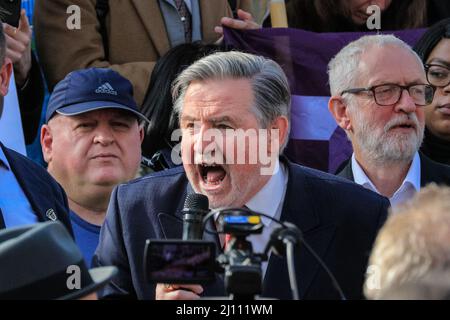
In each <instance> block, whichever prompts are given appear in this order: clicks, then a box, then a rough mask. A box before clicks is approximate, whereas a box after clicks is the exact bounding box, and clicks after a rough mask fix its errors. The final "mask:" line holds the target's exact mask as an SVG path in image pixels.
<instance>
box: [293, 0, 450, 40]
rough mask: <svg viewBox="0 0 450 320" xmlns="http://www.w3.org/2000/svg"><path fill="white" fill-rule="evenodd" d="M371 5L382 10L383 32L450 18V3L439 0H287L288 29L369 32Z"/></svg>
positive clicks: (429, 23) (411, 27)
mask: <svg viewBox="0 0 450 320" xmlns="http://www.w3.org/2000/svg"><path fill="white" fill-rule="evenodd" d="M370 5H377V6H378V7H379V8H380V9H381V29H382V30H386V31H387V30H401V29H414V28H421V27H426V26H429V25H431V24H433V23H435V22H437V21H439V20H441V19H443V18H447V17H450V2H449V1H441V0H290V1H289V2H288V3H287V5H286V6H287V10H286V11H287V16H288V23H289V27H291V28H299V29H304V30H309V31H314V32H348V31H368V29H367V26H366V21H367V18H369V16H370V14H367V12H366V10H367V8H368V7H369V6H370Z"/></svg>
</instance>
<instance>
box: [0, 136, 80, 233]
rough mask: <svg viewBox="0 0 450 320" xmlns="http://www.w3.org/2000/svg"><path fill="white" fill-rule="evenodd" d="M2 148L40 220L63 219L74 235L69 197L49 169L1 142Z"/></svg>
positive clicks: (2, 224)
mask: <svg viewBox="0 0 450 320" xmlns="http://www.w3.org/2000/svg"><path fill="white" fill-rule="evenodd" d="M0 148H2V149H3V152H4V153H5V155H6V158H7V159H8V162H9V165H10V167H11V170H12V172H13V173H14V175H15V176H16V179H17V181H18V182H19V185H20V186H21V187H22V190H23V192H24V193H25V195H26V196H27V198H28V201H29V202H30V205H31V208H32V209H33V210H34V212H35V213H36V215H37V217H38V220H39V221H41V222H43V221H48V220H51V218H54V215H53V214H51V211H49V210H51V209H53V213H54V214H55V215H56V218H57V219H58V220H59V221H61V222H62V223H63V224H64V225H65V227H66V228H67V230H69V232H70V234H72V235H73V232H72V226H71V224H70V219H69V206H68V204H67V197H66V194H65V192H64V190H63V189H62V188H61V186H60V185H59V184H58V183H57V182H56V181H55V180H54V179H53V178H52V177H51V176H50V175H49V174H48V173H47V171H46V170H45V169H44V168H42V167H40V166H39V165H37V164H36V163H34V162H33V161H31V160H30V159H28V158H26V157H25V156H23V155H21V154H20V153H17V152H15V151H13V150H11V149H8V148H7V147H5V146H4V145H3V144H1V143H0ZM3 228H5V225H4V221H3V216H2V215H1V214H0V229H3Z"/></svg>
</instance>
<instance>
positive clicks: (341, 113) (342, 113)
mask: <svg viewBox="0 0 450 320" xmlns="http://www.w3.org/2000/svg"><path fill="white" fill-rule="evenodd" d="M328 110H330V112H331V114H332V115H333V117H334V119H335V120H336V123H337V124H338V126H339V127H341V128H342V129H344V130H346V131H351V130H352V123H351V121H350V117H349V115H348V106H347V103H346V102H345V101H344V99H343V98H342V97H341V96H332V97H331V98H330V100H329V101H328Z"/></svg>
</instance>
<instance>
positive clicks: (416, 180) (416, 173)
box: [352, 152, 421, 205]
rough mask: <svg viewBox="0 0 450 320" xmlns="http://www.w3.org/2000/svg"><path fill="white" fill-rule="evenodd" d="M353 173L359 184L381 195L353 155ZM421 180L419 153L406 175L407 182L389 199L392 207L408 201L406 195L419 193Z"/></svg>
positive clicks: (404, 181)
mask: <svg viewBox="0 0 450 320" xmlns="http://www.w3.org/2000/svg"><path fill="white" fill-rule="evenodd" d="M352 172H353V179H354V180H355V182H356V183H357V184H360V185H362V186H363V187H365V188H366V189H369V190H372V191H375V192H376V193H380V192H379V191H378V190H377V188H376V187H375V185H374V184H373V183H372V181H370V179H369V177H367V175H366V174H365V172H364V170H363V169H362V168H361V166H360V165H359V163H358V161H356V158H355V154H353V155H352ZM420 179H421V177H420V156H419V153H418V152H416V154H415V155H414V158H413V161H412V163H411V166H410V167H409V170H408V173H407V174H406V177H405V180H403V183H402V184H401V186H400V188H398V190H397V191H395V193H394V195H393V196H392V197H391V198H390V199H389V200H390V201H391V205H394V204H397V203H399V202H402V201H404V200H406V199H405V198H406V197H405V196H404V195H405V194H411V193H415V192H417V191H419V190H420Z"/></svg>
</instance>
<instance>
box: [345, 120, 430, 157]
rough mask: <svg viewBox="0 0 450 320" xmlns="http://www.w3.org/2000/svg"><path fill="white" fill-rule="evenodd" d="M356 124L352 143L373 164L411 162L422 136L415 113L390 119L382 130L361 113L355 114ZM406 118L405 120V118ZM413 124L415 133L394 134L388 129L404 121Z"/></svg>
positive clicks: (421, 127)
mask: <svg viewBox="0 0 450 320" xmlns="http://www.w3.org/2000/svg"><path fill="white" fill-rule="evenodd" d="M356 114H357V116H356V118H357V123H356V127H355V126H354V127H355V129H354V132H355V133H354V138H353V139H354V140H355V141H354V142H356V143H357V144H358V146H359V147H360V149H361V151H362V152H363V154H364V156H365V157H367V158H368V159H369V160H370V161H373V162H375V163H380V164H383V163H386V162H389V163H392V162H405V161H411V160H412V159H413V157H414V154H415V153H416V152H417V150H419V148H420V145H421V144H422V140H423V135H424V126H421V125H420V123H419V120H418V119H417V116H416V114H415V113H410V114H408V115H405V116H398V117H396V118H393V119H391V120H390V121H389V122H388V123H386V125H385V126H384V128H380V127H377V126H376V125H375V124H373V123H371V121H370V120H369V121H367V120H368V119H364V116H363V115H361V112H356ZM405 117H406V118H405ZM406 119H408V120H410V121H413V122H414V123H415V132H411V133H410V134H405V133H394V132H392V131H390V129H391V128H392V127H394V126H396V125H398V124H399V123H401V122H402V121H404V120H406Z"/></svg>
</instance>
